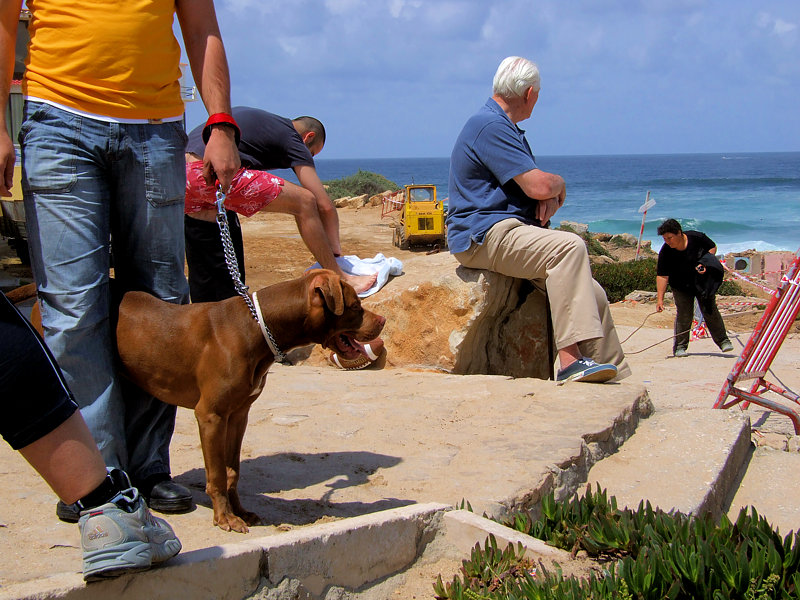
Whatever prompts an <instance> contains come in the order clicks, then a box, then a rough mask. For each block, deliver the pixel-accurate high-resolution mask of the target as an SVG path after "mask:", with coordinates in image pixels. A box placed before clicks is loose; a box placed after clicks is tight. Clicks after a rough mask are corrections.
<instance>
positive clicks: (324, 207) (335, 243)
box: [294, 165, 342, 254]
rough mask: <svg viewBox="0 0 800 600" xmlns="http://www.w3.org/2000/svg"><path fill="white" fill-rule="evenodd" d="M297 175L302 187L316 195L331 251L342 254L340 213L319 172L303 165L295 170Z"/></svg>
mask: <svg viewBox="0 0 800 600" xmlns="http://www.w3.org/2000/svg"><path fill="white" fill-rule="evenodd" d="M294 172H295V175H297V180H298V181H299V182H300V185H301V186H303V187H304V188H306V189H307V190H308V191H309V192H311V193H312V194H314V199H315V200H316V202H317V212H318V213H319V218H320V220H321V221H322V227H323V228H324V229H325V234H326V235H327V236H328V242H329V243H330V246H331V250H332V251H333V253H334V254H341V253H342V246H341V242H340V240H339V213H338V211H337V210H336V207H335V206H334V204H333V201H332V200H331V198H330V196H328V192H327V191H326V190H325V186H324V185H322V181H321V180H320V178H319V175H317V170H316V169H315V168H314V167H312V166H311V165H303V166H301V167H297V168H295V169H294Z"/></svg>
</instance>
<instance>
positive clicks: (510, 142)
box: [447, 98, 540, 253]
mask: <svg viewBox="0 0 800 600" xmlns="http://www.w3.org/2000/svg"><path fill="white" fill-rule="evenodd" d="M536 168H537V167H536V162H535V159H534V157H533V152H531V147H530V146H529V145H528V140H527V139H525V131H523V130H522V129H520V128H519V127H517V126H516V125H515V124H514V123H512V122H511V119H509V118H508V115H506V113H505V112H503V109H502V108H500V105H499V104H497V102H495V101H494V100H493V99H491V98H489V100H488V101H487V102H486V104H485V105H484V106H483V107H482V108H481V109H480V110H479V111H478V112H477V113H476V114H475V115H473V116H472V117H470V119H469V120H468V121H467V123H466V125H464V129H462V130H461V134H460V135H459V136H458V139H457V140H456V143H455V146H454V147H453V153H452V154H451V156H450V185H449V188H450V189H449V192H450V197H449V199H448V209H447V245H448V246H449V248H450V252H452V253H458V252H464V251H465V250H468V249H469V246H470V243H471V242H473V241H474V242H476V243H478V244H482V243H483V238H484V236H485V235H486V232H487V231H489V229H491V228H492V226H493V225H495V224H496V223H499V222H500V221H503V220H505V219H509V218H512V217H515V218H517V219H519V220H520V221H522V222H524V223H528V224H530V225H540V223H539V220H538V219H536V205H537V201H536V200H533V199H531V198H529V197H528V196H527V195H525V193H524V192H523V191H522V188H520V187H519V185H518V184H517V182H516V181H514V177H516V176H517V175H520V174H522V173H525V172H526V171H530V170H532V169H536Z"/></svg>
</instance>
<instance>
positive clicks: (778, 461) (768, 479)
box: [728, 447, 800, 536]
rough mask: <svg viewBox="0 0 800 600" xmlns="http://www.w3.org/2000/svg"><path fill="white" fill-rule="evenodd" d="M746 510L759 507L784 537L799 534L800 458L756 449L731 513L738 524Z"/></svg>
mask: <svg viewBox="0 0 800 600" xmlns="http://www.w3.org/2000/svg"><path fill="white" fill-rule="evenodd" d="M745 506H748V507H749V506H758V512H759V514H760V515H763V516H764V517H766V519H767V521H769V522H770V524H771V525H772V527H773V528H776V529H778V531H780V533H781V535H783V536H785V535H786V534H788V533H789V532H790V531H800V454H798V453H797V452H784V451H781V450H776V449H774V448H769V447H760V448H757V449H756V451H755V452H754V453H753V457H752V458H751V459H750V462H749V464H748V465H747V472H746V473H745V475H744V478H743V479H742V482H741V485H740V486H739V488H738V489H737V490H736V494H735V495H734V497H733V501H732V502H731V505H730V509H729V510H728V517H729V518H730V519H731V520H735V519H736V517H737V516H738V515H739V511H740V510H741V509H742V507H745Z"/></svg>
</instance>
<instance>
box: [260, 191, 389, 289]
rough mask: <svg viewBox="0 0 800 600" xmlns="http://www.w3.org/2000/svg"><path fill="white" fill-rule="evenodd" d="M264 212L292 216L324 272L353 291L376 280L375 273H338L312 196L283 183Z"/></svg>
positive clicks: (370, 284)
mask: <svg viewBox="0 0 800 600" xmlns="http://www.w3.org/2000/svg"><path fill="white" fill-rule="evenodd" d="M262 210H263V211H265V212H277V213H284V214H289V215H294V217H295V221H296V222H297V229H298V230H299V231H300V237H301V238H302V239H303V242H304V243H305V245H306V246H307V247H308V249H309V250H310V251H311V254H313V255H314V258H316V259H317V261H319V264H320V265H322V267H323V268H325V269H330V270H331V271H333V272H334V273H336V274H337V275H338V276H339V277H341V278H342V279H344V280H345V281H346V282H347V283H349V284H350V285H352V286H353V288H355V290H356V292H363V291H365V290H368V289H369V288H371V287H372V286H373V285H375V281H376V279H377V278H378V275H377V273H376V274H373V275H350V274H349V273H345V272H344V271H342V269H341V267H339V264H338V263H337V262H336V258H335V257H334V256H333V250H331V246H330V242H329V241H328V236H327V235H326V233H325V228H324V227H323V225H322V220H321V219H320V216H319V211H318V210H317V202H316V200H315V199H314V195H313V194H312V193H311V192H309V191H308V190H306V189H305V188H302V187H300V186H298V185H295V184H293V183H290V182H288V181H287V182H286V183H285V184H284V186H283V189H282V190H281V193H280V194H279V195H278V197H277V198H275V200H273V201H272V202H270V203H269V204H268V205H267V206H265V207H264V208H263V209H262Z"/></svg>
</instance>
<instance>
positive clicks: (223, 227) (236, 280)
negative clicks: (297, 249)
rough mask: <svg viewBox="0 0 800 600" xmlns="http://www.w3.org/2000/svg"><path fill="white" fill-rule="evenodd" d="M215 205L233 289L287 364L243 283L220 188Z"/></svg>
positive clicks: (281, 361)
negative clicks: (242, 299)
mask: <svg viewBox="0 0 800 600" xmlns="http://www.w3.org/2000/svg"><path fill="white" fill-rule="evenodd" d="M215 204H216V205H217V225H219V232H220V238H221V239H222V248H223V252H224V254H225V264H226V265H227V266H228V272H229V273H230V274H231V280H232V281H233V287H234V289H235V290H236V293H237V294H239V295H240V296H241V297H242V298H244V301H245V303H247V308H249V309H250V314H251V315H252V316H253V318H254V319H255V320H256V322H257V323H258V324H259V326H260V327H261V332H262V333H263V334H264V338H265V339H266V340H267V345H268V346H269V348H270V350H272V353H273V354H274V355H275V360H277V361H278V362H280V363H285V362H287V361H288V358H287V357H286V355H285V354H284V353H283V352H281V351H280V349H279V348H278V344H277V342H276V341H275V338H274V337H273V336H272V332H271V331H270V330H269V328H268V327H267V326H266V323H264V320H263V318H262V317H261V315H260V313H259V311H258V310H257V309H256V306H255V304H254V303H253V298H252V297H251V296H250V293H249V290H250V288H248V287H247V286H246V285H245V284H244V283H242V276H241V274H240V272H239V263H238V261H237V260H236V251H235V250H234V249H233V241H232V240H231V230H230V228H229V227H228V215H227V213H226V212H225V192H223V191H222V189H220V188H218V189H217V201H216V202H215ZM256 301H257V300H256Z"/></svg>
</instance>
